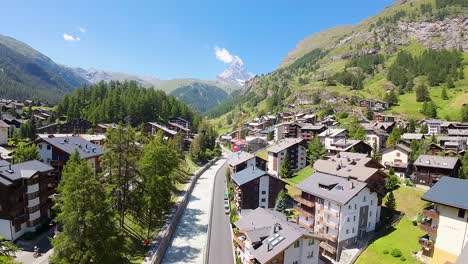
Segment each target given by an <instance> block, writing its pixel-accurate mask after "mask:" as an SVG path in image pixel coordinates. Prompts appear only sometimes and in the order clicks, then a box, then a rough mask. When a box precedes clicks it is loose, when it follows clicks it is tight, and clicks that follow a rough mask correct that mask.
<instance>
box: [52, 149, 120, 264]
mask: <svg viewBox="0 0 468 264" xmlns="http://www.w3.org/2000/svg"><path fill="white" fill-rule="evenodd" d="M58 192H59V194H60V198H59V200H58V202H57V206H58V207H59V213H58V216H57V218H56V219H57V221H58V222H60V223H62V224H63V231H62V232H60V233H59V234H58V235H57V237H56V238H55V239H54V240H52V244H53V246H54V254H53V255H52V258H51V263H53V264H62V263H63V264H68V263H78V264H87V263H120V262H122V260H123V257H122V256H123V243H122V237H121V235H120V233H119V230H118V229H117V227H116V225H115V221H114V215H113V212H112V210H111V205H110V203H109V200H108V199H107V197H106V192H105V190H104V187H103V185H102V184H101V183H100V182H99V181H98V180H97V178H96V177H95V176H94V173H93V171H92V169H91V167H89V165H88V163H87V162H86V161H85V160H82V159H80V158H79V155H78V153H77V152H76V151H75V152H74V153H73V154H72V155H71V156H70V160H69V161H68V162H67V164H66V165H65V166H64V168H63V174H62V180H61V181H60V184H59V187H58Z"/></svg>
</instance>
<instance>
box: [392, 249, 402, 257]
mask: <svg viewBox="0 0 468 264" xmlns="http://www.w3.org/2000/svg"><path fill="white" fill-rule="evenodd" d="M390 255H392V256H393V257H395V258H399V257H401V250H400V249H398V248H394V249H392V252H391V253H390Z"/></svg>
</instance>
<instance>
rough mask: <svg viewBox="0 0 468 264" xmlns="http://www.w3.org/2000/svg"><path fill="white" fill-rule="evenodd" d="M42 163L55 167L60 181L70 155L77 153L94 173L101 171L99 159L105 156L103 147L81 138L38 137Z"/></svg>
mask: <svg viewBox="0 0 468 264" xmlns="http://www.w3.org/2000/svg"><path fill="white" fill-rule="evenodd" d="M35 142H36V144H37V147H38V148H39V155H40V160H41V162H44V163H47V164H50V165H51V166H52V167H54V169H55V170H54V173H55V176H56V181H57V182H58V181H60V178H61V173H62V170H63V166H64V165H65V163H66V162H67V161H68V159H69V158H70V155H71V154H72V153H73V152H75V151H77V152H78V154H79V155H80V158H82V159H84V160H86V161H87V162H88V164H89V165H90V166H91V168H92V169H93V171H94V173H98V172H100V171H101V169H100V164H99V158H100V157H101V156H102V155H103V154H104V150H103V149H102V148H101V146H99V145H96V144H93V143H91V142H89V141H86V140H84V139H82V138H81V137H79V136H64V137H54V136H53V135H49V137H38V138H37V139H36V141H35Z"/></svg>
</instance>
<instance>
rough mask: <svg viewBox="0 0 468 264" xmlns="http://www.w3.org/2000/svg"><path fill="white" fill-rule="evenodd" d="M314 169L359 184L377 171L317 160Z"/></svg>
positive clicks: (337, 162)
mask: <svg viewBox="0 0 468 264" xmlns="http://www.w3.org/2000/svg"><path fill="white" fill-rule="evenodd" d="M314 169H315V170H316V171H318V172H322V173H327V174H329V175H335V176H339V177H343V178H348V177H350V178H352V179H356V180H359V181H361V182H365V181H367V180H368V179H369V178H370V177H371V176H373V175H375V174H376V173H377V172H378V171H379V170H378V169H375V168H368V167H364V166H358V165H352V164H343V163H342V162H339V161H332V160H317V161H316V162H315V163H314Z"/></svg>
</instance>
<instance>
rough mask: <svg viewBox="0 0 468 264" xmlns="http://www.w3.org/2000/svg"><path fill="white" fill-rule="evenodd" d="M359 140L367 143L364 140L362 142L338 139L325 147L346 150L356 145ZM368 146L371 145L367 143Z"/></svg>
mask: <svg viewBox="0 0 468 264" xmlns="http://www.w3.org/2000/svg"><path fill="white" fill-rule="evenodd" d="M361 142H362V143H363V144H366V145H369V144H367V143H366V142H364V141H363V140H357V139H339V140H337V141H335V142H334V143H332V144H331V145H330V147H328V148H327V149H329V150H337V151H347V150H351V149H352V148H353V147H354V146H356V145H357V144H359V143H361ZM369 147H371V146H370V145H369Z"/></svg>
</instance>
